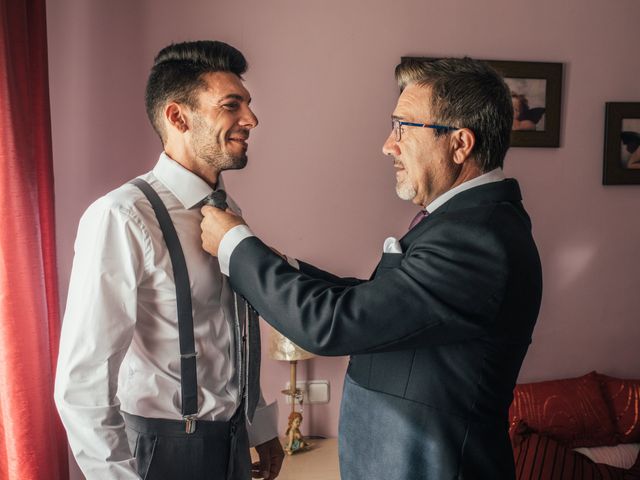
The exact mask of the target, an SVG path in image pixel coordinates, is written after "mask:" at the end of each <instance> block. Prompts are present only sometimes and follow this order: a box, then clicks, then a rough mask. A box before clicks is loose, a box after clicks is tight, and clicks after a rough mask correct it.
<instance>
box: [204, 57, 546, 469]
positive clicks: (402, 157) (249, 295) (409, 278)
mask: <svg viewBox="0 0 640 480" xmlns="http://www.w3.org/2000/svg"><path fill="white" fill-rule="evenodd" d="M396 77H397V79H398V82H399V85H400V88H401V94H400V98H399V99H398V103H397V106H396V108H395V111H394V112H393V115H392V131H391V133H390V135H389V137H388V138H387V140H386V141H385V143H384V146H383V152H384V153H385V154H386V155H389V156H390V157H392V158H393V166H394V167H395V169H396V180H397V186H396V191H397V194H398V195H399V196H400V197H401V198H403V199H405V200H409V201H412V202H413V203H414V204H416V205H417V206H419V207H420V211H419V212H418V215H417V216H416V219H414V221H413V222H411V226H410V230H409V232H408V233H407V234H406V235H405V236H404V237H402V238H401V239H400V240H399V241H393V240H391V241H387V242H385V253H383V255H382V258H381V260H380V263H379V264H378V267H377V268H376V270H375V272H374V273H373V275H372V277H371V279H370V280H367V281H362V280H356V279H350V278H349V279H344V278H339V277H336V276H334V275H332V274H330V273H327V272H324V271H322V270H319V269H318V268H316V267H313V266H311V265H308V264H305V263H300V268H299V270H297V269H295V268H293V267H292V266H290V265H289V264H288V263H287V262H286V261H285V260H284V259H282V258H280V257H279V256H278V255H277V254H275V253H273V252H272V251H271V250H270V249H269V248H268V247H266V246H265V245H264V244H263V243H262V242H261V241H260V240H259V239H258V238H257V237H255V236H254V235H253V234H252V232H251V231H250V230H249V229H248V227H247V226H246V225H244V222H243V221H242V219H241V218H240V217H237V216H235V215H234V214H233V213H230V212H224V211H222V210H218V209H212V208H207V207H205V208H204V209H203V213H204V215H205V217H204V220H203V223H202V227H203V246H204V248H205V249H206V250H207V251H209V252H210V253H212V254H214V255H218V257H219V261H220V263H221V270H222V271H223V273H227V274H229V278H230V282H231V285H232V287H233V288H234V289H235V290H236V291H237V292H239V293H240V294H241V295H243V296H244V297H245V298H246V299H247V300H248V301H249V302H250V303H251V304H252V305H253V306H254V307H255V308H256V309H257V310H258V311H259V312H260V314H261V315H262V316H263V317H264V319H265V320H266V321H267V322H269V323H270V324H271V325H273V326H274V327H275V328H276V329H278V330H279V331H281V332H282V333H283V334H284V335H286V336H288V337H289V338H291V339H292V340H293V341H294V342H296V343H298V344H300V345H301V346H302V347H303V348H305V349H307V350H310V351H312V352H316V353H318V354H323V355H346V354H349V355H351V360H350V362H349V369H348V372H347V376H346V379H345V388H344V394H343V399H342V409H341V419H340V465H341V473H342V478H343V480H356V479H362V478H390V479H394V480H398V479H407V480H409V479H411V480H413V479H417V478H420V479H433V480H442V479H454V478H456V479H463V478H464V479H470V478H473V479H509V478H514V466H513V457H512V453H511V448H510V444H509V438H508V434H507V412H508V408H509V404H510V402H511V400H512V390H513V388H514V385H515V382H516V378H517V376H518V372H519V370H520V366H521V364H522V361H523V358H524V356H525V353H526V351H527V348H528V345H529V343H530V341H531V333H532V331H533V327H534V324H535V322H536V318H537V315H538V310H539V306H540V300H541V291H542V281H541V267H540V260H539V257H538V253H537V249H536V246H535V243H534V240H533V238H532V235H531V222H530V220H529V217H528V215H527V213H526V212H525V210H524V208H523V206H522V203H521V194H520V189H519V187H518V183H517V182H516V180H513V179H506V178H505V177H504V174H503V172H502V165H503V160H504V157H505V154H506V152H507V149H508V147H509V135H510V130H511V124H512V119H513V112H512V105H511V99H510V94H509V90H508V88H507V87H506V85H505V84H504V82H503V80H502V79H501V78H500V77H499V75H498V74H497V73H496V72H495V71H494V70H492V69H491V68H490V67H489V66H487V65H486V64H484V63H482V62H478V61H474V60H472V59H469V58H465V59H443V60H437V61H433V62H428V63H423V62H418V61H409V62H405V63H402V64H400V65H399V66H398V67H397V69H396Z"/></svg>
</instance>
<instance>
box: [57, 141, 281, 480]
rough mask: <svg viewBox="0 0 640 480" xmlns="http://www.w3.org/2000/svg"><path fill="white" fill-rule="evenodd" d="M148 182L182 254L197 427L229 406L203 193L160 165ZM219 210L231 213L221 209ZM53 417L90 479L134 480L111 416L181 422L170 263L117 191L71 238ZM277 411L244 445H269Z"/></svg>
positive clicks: (150, 215)
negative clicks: (203, 227)
mask: <svg viewBox="0 0 640 480" xmlns="http://www.w3.org/2000/svg"><path fill="white" fill-rule="evenodd" d="M140 178H142V179H144V180H146V181H147V182H148V183H149V184H150V185H151V186H152V187H153V188H154V189H155V191H156V192H157V193H158V195H159V196H160V198H161V199H162V201H163V202H164V204H165V206H166V207H167V210H168V211H169V214H170V216H171V219H172V221H173V224H174V226H175V229H176V231H177V233H178V237H179V239H180V243H181V246H182V249H183V251H184V256H185V260H186V263H187V269H188V271H189V282H190V284H191V296H192V304H193V325H194V338H195V348H196V351H197V377H198V406H199V411H198V415H197V417H198V419H200V420H228V419H230V418H231V416H232V415H233V413H234V412H235V411H236V409H237V408H238V406H239V403H240V398H239V395H240V394H239V390H240V389H239V385H238V375H237V374H236V373H237V372H236V367H235V365H234V361H233V359H234V355H233V351H232V350H233V348H234V347H233V345H234V342H233V338H232V335H233V326H232V322H233V315H234V314H235V310H234V304H233V301H234V297H233V292H232V290H231V288H230V286H229V283H228V279H227V278H226V277H224V276H223V275H222V274H221V272H220V268H219V265H218V260H217V259H216V258H214V257H212V256H210V255H209V254H208V253H206V252H204V251H203V250H202V244H201V237H200V234H201V232H200V221H201V220H202V215H201V213H200V205H201V201H202V200H203V199H204V197H206V196H207V195H208V194H210V193H211V187H210V186H209V185H208V184H207V183H206V182H205V181H203V180H202V179H201V178H199V177H198V176H196V175H195V174H193V173H192V172H190V171H189V170H187V169H185V168H184V167H182V166H181V165H180V164H178V163H177V162H175V161H173V160H172V159H171V158H169V157H168V156H167V155H166V154H164V153H163V154H162V155H161V156H160V159H159V161H158V163H157V165H156V166H155V168H154V169H153V170H152V171H151V172H149V173H147V174H145V175H142V176H141V177H140ZM228 203H229V205H230V207H231V208H232V209H233V210H236V211H238V212H239V210H238V208H237V205H236V204H235V203H234V202H233V200H232V199H231V198H229V199H228ZM55 399H56V404H57V406H58V411H59V412H60V416H61V418H62V421H63V423H64V425H65V428H66V430H67V434H68V438H69V444H70V445H71V449H72V451H73V453H74V455H75V457H76V459H77V461H78V464H79V465H80V467H81V469H82V471H83V472H84V474H85V475H86V476H87V478H91V479H115V478H117V479H138V478H139V476H138V474H137V473H136V471H135V459H133V458H132V454H131V452H130V450H129V445H128V442H127V437H126V433H125V429H124V422H123V419H122V416H121V414H120V411H121V410H122V411H124V412H127V413H131V414H134V415H139V416H142V417H149V418H164V419H174V420H180V419H181V418H182V415H181V395H180V347H179V344H178V322H177V312H176V293H175V283H174V279H173V270H172V267H171V260H170V258H169V252H168V250H167V247H166V245H165V243H164V239H163V236H162V232H161V230H160V226H159V225H158V222H157V220H156V218H155V214H154V212H153V209H152V207H151V205H150V204H149V202H148V200H147V199H146V197H145V196H144V194H143V193H142V192H141V191H140V190H139V189H138V188H137V187H136V186H134V185H131V184H125V185H123V186H121V187H120V188H118V189H116V190H114V191H112V192H110V193H108V194H107V195H105V196H104V197H102V198H100V199H98V200H97V201H96V202H94V203H93V204H92V205H91V206H90V207H89V208H88V209H87V211H86V212H85V213H84V215H83V216H82V219H81V220H80V225H79V227H78V234H77V238H76V243H75V257H74V261H73V269H72V273H71V281H70V285H69V294H68V300H67V308H66V312H65V316H64V321H63V324H62V334H61V340H60V355H59V358H58V368H57V376H56V386H55ZM276 424H277V410H276V406H275V403H273V404H271V405H269V406H266V405H265V402H264V400H263V399H261V401H260V403H259V404H258V409H257V411H256V414H255V417H254V421H253V424H252V425H249V426H248V429H249V438H250V442H251V444H252V445H256V444H260V443H263V442H264V441H267V440H269V439H271V438H274V437H276V436H277V425H276Z"/></svg>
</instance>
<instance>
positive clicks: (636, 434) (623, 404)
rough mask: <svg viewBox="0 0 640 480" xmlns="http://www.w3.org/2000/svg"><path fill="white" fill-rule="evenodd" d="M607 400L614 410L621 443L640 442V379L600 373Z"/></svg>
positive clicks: (614, 419) (615, 423)
mask: <svg viewBox="0 0 640 480" xmlns="http://www.w3.org/2000/svg"><path fill="white" fill-rule="evenodd" d="M598 377H599V378H600V381H601V384H602V389H603V392H604V395H605V401H606V402H607V403H608V405H609V407H610V409H611V411H612V412H613V421H614V425H615V428H616V433H617V434H618V438H619V440H620V442H621V443H635V442H640V418H638V417H639V415H640V413H639V410H640V380H631V379H623V378H615V377H609V376H607V375H601V374H599V375H598Z"/></svg>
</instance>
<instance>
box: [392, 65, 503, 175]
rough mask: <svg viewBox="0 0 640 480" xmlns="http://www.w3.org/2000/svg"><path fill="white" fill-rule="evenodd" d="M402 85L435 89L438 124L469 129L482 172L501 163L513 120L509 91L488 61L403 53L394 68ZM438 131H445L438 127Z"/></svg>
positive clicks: (475, 155) (433, 92)
mask: <svg viewBox="0 0 640 480" xmlns="http://www.w3.org/2000/svg"><path fill="white" fill-rule="evenodd" d="M395 74H396V80H397V81H398V86H399V87H400V90H401V91H402V90H404V88H405V87H407V86H408V85H412V84H417V85H420V86H423V87H429V88H431V92H432V93H431V105H430V106H429V107H430V109H431V111H432V112H433V115H434V118H431V119H429V121H432V122H434V123H438V124H443V125H450V126H453V127H458V128H468V129H470V130H471V131H472V132H473V133H474V135H475V138H476V142H475V146H474V148H473V152H472V154H473V156H474V158H475V160H476V162H477V163H478V166H479V167H480V169H481V170H482V171H483V172H488V171H490V170H493V169H494V168H497V167H502V165H503V164H504V157H505V155H506V153H507V150H508V149H509V140H510V136H511V128H512V124H513V105H512V103H511V93H510V91H509V87H508V86H507V85H506V83H505V82H504V80H503V79H502V77H501V76H500V74H499V73H498V72H496V71H495V70H494V69H493V68H492V67H491V66H489V65H488V64H487V63H486V62H482V61H479V60H474V59H472V58H469V57H465V58H443V59H426V58H422V59H420V58H403V60H402V63H400V64H399V65H398V66H397V67H396V72H395ZM434 134H435V135H445V134H446V132H444V131H439V130H434Z"/></svg>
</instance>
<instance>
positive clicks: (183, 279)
mask: <svg viewBox="0 0 640 480" xmlns="http://www.w3.org/2000/svg"><path fill="white" fill-rule="evenodd" d="M131 183H132V184H133V185H135V186H136V187H138V188H139V189H140V190H141V191H142V193H144V195H145V196H146V197H147V199H148V200H149V203H151V207H153V211H154V212H155V214H156V217H157V219H158V223H159V224H160V229H161V230H162V235H163V237H164V241H165V243H166V244H167V249H168V250H169V257H170V258H171V266H172V267H173V276H174V279H175V282H176V300H177V304H178V337H179V342H180V377H181V387H180V388H181V393H182V417H183V418H184V420H185V422H186V432H187V433H193V432H195V428H196V420H195V419H196V414H197V413H198V378H197V376H196V355H197V352H196V351H195V342H194V339H193V313H192V310H191V288H190V287H189V272H188V271H187V264H186V262H185V259H184V253H183V252H182V247H181V246H180V239H179V238H178V234H177V233H176V229H175V227H174V226H173V222H172V221H171V217H170V216H169V212H167V208H166V207H165V206H164V203H162V200H161V199H160V197H159V196H158V194H157V193H156V191H155V190H154V189H153V188H151V186H150V185H149V184H148V183H147V182H145V181H144V180H142V179H141V178H135V179H133V180H131ZM234 299H235V302H234V303H235V309H236V318H235V321H234V329H235V332H234V333H235V338H236V355H237V359H236V361H237V365H238V366H239V369H238V374H239V376H240V382H239V383H240V389H241V395H242V398H243V399H244V408H245V414H246V417H247V420H248V421H249V422H251V421H252V420H253V414H254V412H255V410H256V406H257V404H258V401H259V398H260V328H259V325H258V315H257V313H256V312H255V310H253V309H252V308H251V307H249V306H248V304H247V303H246V302H244V301H243V300H240V298H238V296H237V295H236V294H235V293H234ZM243 307H244V316H245V319H244V321H243V322H242V325H243V326H244V328H245V329H246V330H245V331H244V332H242V327H241V326H240V323H239V315H238V313H239V310H240V309H241V308H243ZM243 334H244V335H243Z"/></svg>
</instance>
